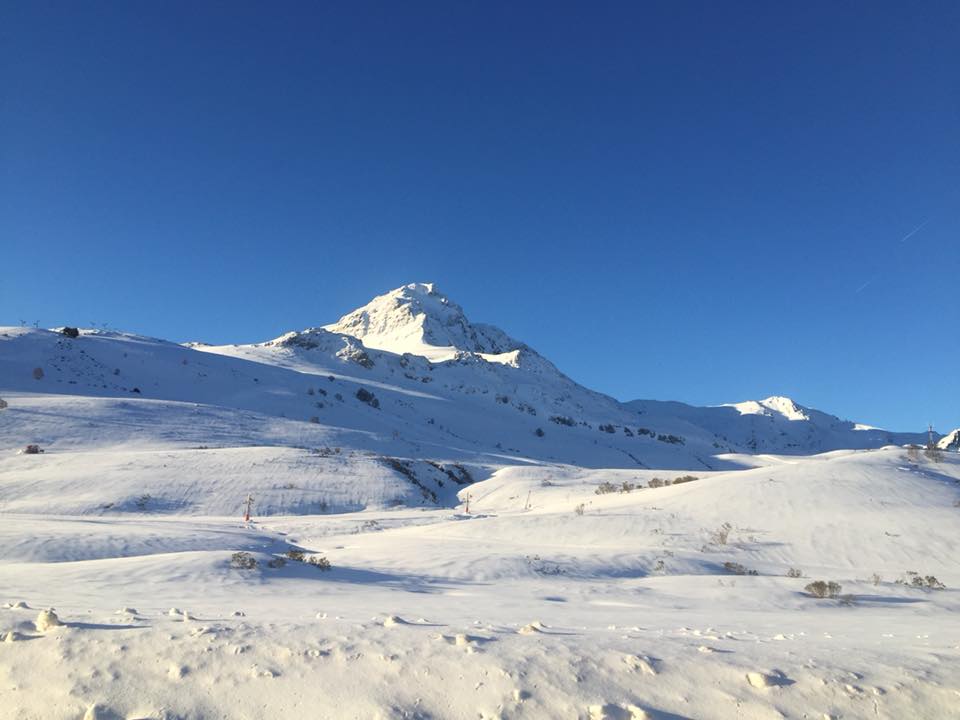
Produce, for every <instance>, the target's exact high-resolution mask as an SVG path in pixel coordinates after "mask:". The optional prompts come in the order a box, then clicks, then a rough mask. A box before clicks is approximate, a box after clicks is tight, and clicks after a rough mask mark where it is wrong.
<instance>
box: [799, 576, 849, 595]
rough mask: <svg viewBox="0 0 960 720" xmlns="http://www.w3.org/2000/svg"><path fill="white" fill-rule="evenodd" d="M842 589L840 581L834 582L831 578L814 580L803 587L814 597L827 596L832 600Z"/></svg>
mask: <svg viewBox="0 0 960 720" xmlns="http://www.w3.org/2000/svg"><path fill="white" fill-rule="evenodd" d="M842 589H843V588H842V587H841V585H840V583H835V582H834V581H833V580H830V581H825V580H814V581H813V582H812V583H810V584H809V585H807V586H806V587H805V588H804V590H806V591H807V592H808V593H810V594H811V595H813V597H815V598H820V599H824V598H829V599H834V600H835V599H837V598H839V597H840V591H841V590H842Z"/></svg>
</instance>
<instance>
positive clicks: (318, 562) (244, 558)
mask: <svg viewBox="0 0 960 720" xmlns="http://www.w3.org/2000/svg"><path fill="white" fill-rule="evenodd" d="M288 560H290V561H293V562H299V563H305V564H306V565H312V566H313V567H315V568H317V570H322V571H327V570H331V569H333V566H332V565H331V564H330V561H329V560H327V558H326V557H325V556H323V555H310V556H309V557H307V555H306V554H305V553H304V552H303V551H302V550H287V552H286V553H284V554H283V555H282V556H279V557H273V558H271V559H270V560H269V561H268V562H267V567H269V568H274V569H277V568H282V567H285V566H286V564H287V561H288ZM258 564H259V563H257V559H256V558H255V557H254V556H253V555H251V554H250V553H248V552H235V553H234V554H233V555H231V556H230V567H232V568H235V569H237V570H256V568H257V566H258Z"/></svg>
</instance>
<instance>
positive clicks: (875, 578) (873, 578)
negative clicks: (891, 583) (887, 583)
mask: <svg viewBox="0 0 960 720" xmlns="http://www.w3.org/2000/svg"><path fill="white" fill-rule="evenodd" d="M870 582H872V583H873V584H874V585H875V586H876V585H879V584H880V583H882V582H883V578H882V577H880V575H879V573H874V574H873V575H871V576H870Z"/></svg>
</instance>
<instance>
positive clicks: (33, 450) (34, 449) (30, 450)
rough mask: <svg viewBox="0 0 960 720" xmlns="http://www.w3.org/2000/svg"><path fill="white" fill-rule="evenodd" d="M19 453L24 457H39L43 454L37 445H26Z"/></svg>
mask: <svg viewBox="0 0 960 720" xmlns="http://www.w3.org/2000/svg"><path fill="white" fill-rule="evenodd" d="M21 452H22V453H23V454H24V455H39V454H40V453H42V452H43V450H42V449H41V448H40V446H39V445H27V446H26V447H25V448H24V449H23V450H21Z"/></svg>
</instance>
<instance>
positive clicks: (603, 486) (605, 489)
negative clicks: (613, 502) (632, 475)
mask: <svg viewBox="0 0 960 720" xmlns="http://www.w3.org/2000/svg"><path fill="white" fill-rule="evenodd" d="M638 487H639V486H638V485H634V484H633V483H631V482H627V481H626V480H624V481H623V482H622V483H620V484H619V485H614V484H613V483H611V482H602V483H600V484H599V485H598V486H597V489H596V490H594V491H593V492H594V494H595V495H608V494H609V493H629V492H632V491H633V490H636V489H637V488H638Z"/></svg>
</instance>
